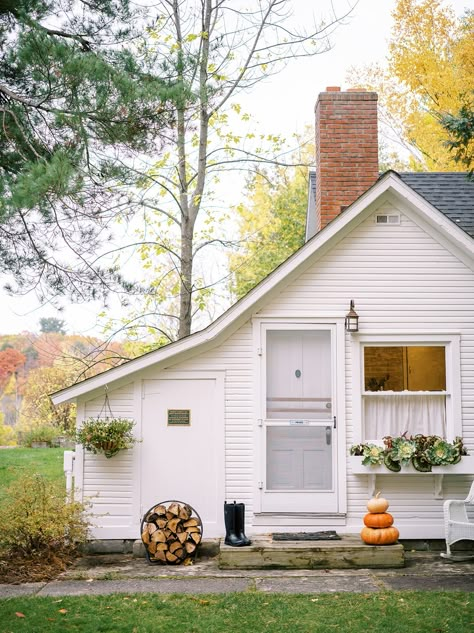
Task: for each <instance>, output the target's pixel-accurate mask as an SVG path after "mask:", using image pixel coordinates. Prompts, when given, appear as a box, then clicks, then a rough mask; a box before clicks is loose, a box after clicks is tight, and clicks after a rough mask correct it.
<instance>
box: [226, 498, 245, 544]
mask: <svg viewBox="0 0 474 633" xmlns="http://www.w3.org/2000/svg"><path fill="white" fill-rule="evenodd" d="M224 522H225V541H224V542H225V544H226V545H232V547H242V546H244V545H250V542H251V541H250V539H248V538H247V537H246V536H245V533H244V529H245V504H244V503H236V502H235V501H234V503H225V502H224Z"/></svg>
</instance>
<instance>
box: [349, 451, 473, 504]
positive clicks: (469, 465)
mask: <svg viewBox="0 0 474 633" xmlns="http://www.w3.org/2000/svg"><path fill="white" fill-rule="evenodd" d="M362 459H363V458H362V457H361V456H355V455H351V456H349V470H350V471H352V473H353V474H354V475H367V477H368V482H367V492H368V495H369V496H370V497H373V496H374V494H375V489H376V476H377V475H388V476H394V475H395V476H396V475H416V476H417V477H418V476H421V477H427V476H432V477H433V491H434V497H435V499H442V498H443V477H444V475H474V455H465V456H464V457H463V458H462V459H461V461H460V462H458V463H457V464H447V465H445V466H433V470H432V471H431V472H429V473H422V472H420V471H419V470H416V469H415V468H414V467H413V465H412V464H408V465H407V466H402V468H401V470H400V472H393V471H391V470H388V468H387V467H386V466H385V465H384V464H379V465H377V466H364V465H363V464H362Z"/></svg>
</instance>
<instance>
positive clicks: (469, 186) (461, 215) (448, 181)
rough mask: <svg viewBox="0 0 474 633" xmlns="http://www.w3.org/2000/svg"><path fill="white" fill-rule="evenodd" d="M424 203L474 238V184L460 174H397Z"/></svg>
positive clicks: (464, 175)
mask: <svg viewBox="0 0 474 633" xmlns="http://www.w3.org/2000/svg"><path fill="white" fill-rule="evenodd" d="M398 175H399V176H400V178H401V179H402V180H403V182H405V183H406V184H407V185H408V186H409V187H411V188H412V189H414V190H415V191H416V192H417V193H419V194H420V195H421V196H423V198H425V200H427V201H428V202H429V203H430V204H432V205H433V206H434V207H436V208H437V209H438V210H439V211H441V212H442V213H444V214H445V215H446V216H447V217H448V218H449V219H450V220H452V221H453V222H455V223H456V224H457V225H458V226H459V227H460V228H461V229H463V230H464V231H466V233H468V235H470V236H471V237H472V238H474V181H473V180H468V178H467V177H466V174H464V173H459V172H419V173H418V172H416V173H408V172H398Z"/></svg>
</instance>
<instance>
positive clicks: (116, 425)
mask: <svg viewBox="0 0 474 633" xmlns="http://www.w3.org/2000/svg"><path fill="white" fill-rule="evenodd" d="M103 415H105V417H101V416H103ZM134 426H135V422H134V420H131V419H129V418H118V417H115V416H114V415H113V413H112V410H111V408H110V403H109V398H108V395H107V393H106V394H105V401H104V406H103V407H102V409H101V411H100V413H99V415H98V416H97V417H96V418H92V417H91V418H87V419H86V420H84V422H83V423H82V426H81V428H80V429H79V430H78V431H77V432H76V442H77V443H78V444H82V446H83V447H84V448H85V449H86V450H88V451H91V452H92V453H95V454H103V455H105V457H108V458H109V457H113V456H114V455H116V454H117V453H118V452H119V451H122V450H125V449H128V448H132V446H133V445H134V444H135V443H136V442H137V441H138V440H137V439H136V438H135V437H134V436H133V427H134Z"/></svg>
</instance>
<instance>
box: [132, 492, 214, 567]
mask: <svg viewBox="0 0 474 633" xmlns="http://www.w3.org/2000/svg"><path fill="white" fill-rule="evenodd" d="M167 504H168V505H167ZM193 515H194V516H193ZM201 540H202V523H201V519H200V517H199V515H198V514H197V512H195V510H193V508H191V506H189V505H187V504H186V503H181V502H179V501H171V502H168V501H165V502H163V503H160V504H159V505H157V506H154V507H152V508H150V510H148V512H147V513H146V514H145V517H144V519H143V521H142V541H143V544H144V545H145V548H146V551H147V558H148V560H149V562H151V563H162V564H165V565H192V563H193V560H194V557H195V556H196V551H197V548H198V545H199V544H200V542H201Z"/></svg>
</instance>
